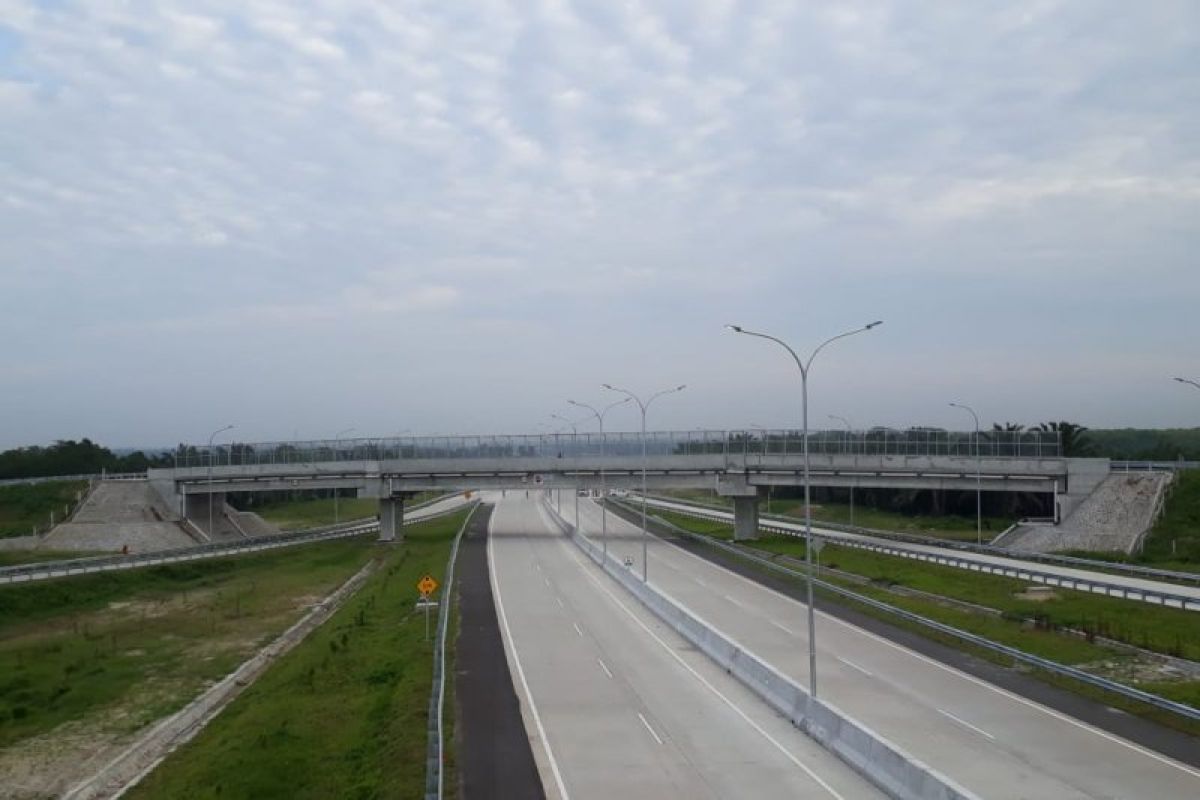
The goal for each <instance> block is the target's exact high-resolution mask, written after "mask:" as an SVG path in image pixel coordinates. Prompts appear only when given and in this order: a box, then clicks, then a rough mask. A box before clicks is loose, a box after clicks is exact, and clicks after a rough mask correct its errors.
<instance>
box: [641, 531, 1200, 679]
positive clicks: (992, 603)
mask: <svg viewBox="0 0 1200 800" xmlns="http://www.w3.org/2000/svg"><path fill="white" fill-rule="evenodd" d="M658 516H660V517H662V518H663V519H665V520H667V521H668V522H671V523H672V524H675V525H678V526H679V527H681V528H684V529H685V530H690V531H693V532H696V533H705V534H708V535H714V534H715V535H718V536H719V537H720V538H726V539H728V538H730V537H731V536H732V528H731V527H730V526H728V525H722V524H720V523H712V522H708V521H705V520H695V519H691V518H689V517H685V516H682V515H678V514H670V513H659V514H658ZM750 544H751V546H752V547H755V548H757V549H760V550H767V551H770V552H772V553H785V554H788V555H791V556H794V557H796V558H800V559H803V558H804V549H805V548H804V540H803V539H802V538H800V537H796V536H764V537H762V538H760V539H758V540H756V541H754V542H752V543H750ZM820 561H821V564H822V565H824V566H827V567H833V568H836V569H840V570H844V571H846V572H851V573H854V574H855V575H861V576H863V577H866V578H869V579H871V580H872V581H874V582H875V583H877V584H879V585H881V586H889V585H899V586H906V587H909V588H912V589H917V590H920V591H923V592H929V593H932V594H937V595H942V596H944V597H949V598H953V599H955V600H964V601H967V602H971V603H976V604H978V605H982V606H987V607H989V608H993V609H996V610H998V611H1001V612H1003V613H1004V615H1005V616H1006V617H1008V618H1009V620H1010V621H1006V622H1005V623H1004V624H1005V625H1007V626H1009V627H1012V628H1014V629H1016V632H1017V633H1018V634H1021V635H1023V632H1022V631H1020V630H1019V629H1020V628H1021V627H1022V626H1021V623H1020V620H1024V619H1039V620H1043V621H1044V622H1045V623H1046V624H1048V625H1049V626H1051V627H1064V628H1074V629H1077V630H1084V631H1091V632H1094V633H1096V634H1098V635H1101V636H1105V637H1108V638H1111V639H1116V640H1118V641H1122V642H1127V643H1129V644H1132V645H1136V646H1138V647H1143V648H1145V649H1147V650H1154V651H1156V652H1160V653H1166V654H1169V655H1176V656H1182V657H1184V658H1190V659H1194V660H1200V618H1198V617H1197V615H1196V612H1194V611H1182V610H1179V609H1174V608H1162V607H1159V606H1151V605H1147V604H1146V603H1141V602H1137V601H1133V600H1122V599H1120V598H1115V597H1102V596H1100V595H1095V594H1091V593H1089V592H1079V591H1073V590H1070V589H1058V590H1056V594H1057V597H1056V598H1055V599H1053V600H1048V601H1043V602H1036V601H1030V600H1023V599H1020V598H1017V597H1015V596H1014V595H1015V594H1016V593H1018V592H1021V591H1022V590H1023V589H1024V588H1025V587H1026V586H1027V585H1028V584H1027V583H1025V582H1024V581H1019V580H1016V579H1014V578H1005V577H1002V576H996V575H987V574H983V573H978V572H971V571H968V570H962V569H956V568H954V567H946V566H941V565H937V564H928V563H926V562H922V561H916V560H914V559H909V558H901V557H899V556H888V555H882V554H878V553H871V552H867V551H864V550H859V549H856V548H852V547H842V546H838V545H835V544H826V545H825V547H824V549H823V550H822V551H821V554H820ZM887 597H888V602H889V603H892V604H894V605H900V604H901V602H900V601H901V600H902V599H903V598H898V597H897V596H896V595H894V594H890V593H889V594H888V595H887ZM984 619H985V618H983V617H979V620H980V622H978V623H974V624H976V625H979V626H982V622H983V621H984ZM968 630H972V631H973V632H978V633H980V634H981V635H986V636H988V637H989V638H993V636H992V635H991V633H986V632H984V631H983V629H982V627H980V628H979V629H978V630H977V629H976V627H971V628H968ZM988 630H989V631H990V630H991V626H988ZM1064 638H1067V637H1064ZM1069 638H1070V639H1072V640H1073V641H1076V638H1075V637H1069ZM999 641H1004V640H999ZM1014 641H1015V640H1014ZM1022 649H1025V648H1024V647H1022ZM1029 652H1034V653H1037V654H1039V655H1046V657H1048V658H1055V656H1053V655H1050V654H1049V653H1046V652H1044V651H1041V650H1030V651H1029ZM1078 652H1079V653H1080V654H1081V655H1086V654H1085V653H1084V651H1082V650H1081V651H1078ZM1066 663H1078V662H1075V661H1070V662H1066Z"/></svg>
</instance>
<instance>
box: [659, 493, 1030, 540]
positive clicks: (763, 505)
mask: <svg viewBox="0 0 1200 800" xmlns="http://www.w3.org/2000/svg"><path fill="white" fill-rule="evenodd" d="M801 491H802V490H801ZM664 494H669V495H670V496H672V497H678V498H680V499H683V500H696V501H699V502H702V503H708V504H709V505H720V506H724V507H726V508H729V509H731V510H732V508H733V503H732V501H731V500H730V499H729V498H727V497H721V496H720V495H718V494H716V493H715V492H711V491H706V490H688V489H684V490H678V491H670V492H664ZM842 494H845V493H844V492H843V493H842ZM768 506H769V510H768ZM758 510H759V512H760V513H761V514H770V515H771V516H776V517H790V518H792V519H793V520H794V521H796V522H803V521H804V498H803V497H802V496H801V497H779V496H775V497H772V498H771V500H770V502H769V503H768V501H767V499H766V497H765V496H763V497H759V499H758ZM812 517H813V523H814V524H816V523H821V522H825V523H834V524H839V525H857V526H859V527H862V528H874V529H876V530H881V531H893V532H896V533H909V534H913V535H916V536H931V537H934V538H938V539H949V540H953V541H969V542H973V541H975V539H976V536H977V532H976V528H975V517H974V516H973V515H972V516H961V515H958V514H941V515H933V514H906V513H903V512H900V511H891V510H888V509H881V508H873V507H871V506H864V505H863V504H862V503H861V502H859V498H856V502H855V505H854V516H853V521H851V515H850V503H849V502H839V501H835V500H832V499H829V498H824V499H822V500H821V501H820V502H816V501H814V502H813V506H812ZM1014 521H1015V518H1011V517H997V516H987V517H984V518H983V539H984V542H985V543H986V542H987V541H988V540H989V539H991V538H993V537H995V536H996V535H997V534H999V533H1000V532H1001V531H1003V530H1004V529H1005V528H1007V527H1009V526H1010V525H1012V524H1013V522H1014Z"/></svg>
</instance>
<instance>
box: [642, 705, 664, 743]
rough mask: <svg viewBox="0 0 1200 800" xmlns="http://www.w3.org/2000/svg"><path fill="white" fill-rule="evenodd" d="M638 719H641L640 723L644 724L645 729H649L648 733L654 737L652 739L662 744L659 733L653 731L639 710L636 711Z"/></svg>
mask: <svg viewBox="0 0 1200 800" xmlns="http://www.w3.org/2000/svg"><path fill="white" fill-rule="evenodd" d="M638 719H640V720H641V721H642V724H643V725H645V726H646V730H648V731H650V735H651V736H653V737H654V741H656V742H658V743H659V744H662V743H663V740H662V739H661V738H660V737H659V735H658V734H657V733H655V732H654V728H652V727H650V723H649V722H647V721H646V716H645V715H644V714H643V713H642V712H640V711H639V712H638Z"/></svg>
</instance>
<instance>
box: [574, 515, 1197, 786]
mask: <svg viewBox="0 0 1200 800" xmlns="http://www.w3.org/2000/svg"><path fill="white" fill-rule="evenodd" d="M579 505H580V512H581V513H580V516H581V517H582V519H581V523H582V530H583V531H584V533H585V534H587V535H588V536H590V537H592V538H593V540H595V539H598V537H599V532H600V529H601V523H600V513H601V512H600V509H599V507H598V506H597V505H596V504H595V503H593V502H592V501H591V500H589V499H586V498H580V501H579ZM574 508H575V503H574V498H572V497H569V496H567V495H566V494H565V493H564V497H563V501H562V512H563V516H564V518H566V519H567V520H568V521H573V516H574V514H573V512H574ZM608 530H609V534H610V538H609V550H610V553H612V554H613V555H615V556H616V557H617V558H618V559H625V558H629V559H631V560H632V562H633V567H632V568H633V569H634V570H635V571H636V572H638V573H639V574H640V571H641V554H642V543H641V533H640V530H639V529H638V528H637V527H636V526H634V525H631V524H630V523H627V522H625V521H624V520H622V519H620V518H619V517H617V516H616V515H614V514H609V515H608ZM649 554H650V559H649V560H650V564H649V568H650V569H649V572H650V582H651V583H652V584H654V585H655V586H656V587H657V588H658V589H660V590H661V591H663V592H665V593H666V594H668V595H670V596H671V597H673V598H674V599H675V600H676V601H678V602H680V603H682V604H684V605H686V606H687V607H689V608H690V609H691V610H692V611H693V612H694V613H695V614H697V615H699V616H700V617H702V618H703V619H705V620H706V621H707V622H708V623H709V624H710V625H712V626H714V627H716V628H718V629H720V630H721V631H722V632H724V633H725V634H726V635H728V636H730V637H731V638H733V639H736V640H737V641H738V642H740V643H741V644H742V645H743V646H745V647H746V648H747V649H749V650H751V651H753V652H754V653H756V654H757V655H758V656H759V657H761V658H764V659H765V660H767V661H768V662H769V663H771V664H773V665H774V666H775V667H776V668H777V669H780V670H782V671H783V672H785V673H786V674H787V675H789V676H790V677H791V678H792V679H793V680H795V681H797V682H799V683H800V684H801V685H803V686H807V685H808V640H807V632H806V609H805V606H804V605H803V604H801V603H799V602H797V601H795V600H792V599H791V598H788V597H785V596H783V595H781V594H779V593H777V592H775V591H773V590H771V589H768V588H766V587H764V586H761V585H759V584H757V583H755V582H753V581H750V580H748V579H746V578H743V577H741V576H739V575H736V574H734V573H732V572H730V571H728V570H725V569H723V568H721V567H719V566H717V565H714V564H712V563H710V562H708V561H706V560H704V559H702V558H700V557H698V556H695V555H692V554H691V553H688V552H686V551H684V550H682V549H680V548H678V547H675V546H673V545H671V544H668V543H666V542H663V541H661V540H659V539H657V538H655V537H651V538H650V541H649ZM817 631H818V637H817V644H818V669H819V674H818V677H819V681H820V683H819V691H820V695H821V697H822V699H824V700H825V701H826V702H829V703H832V704H833V705H835V706H837V707H838V708H840V709H842V710H843V711H844V712H845V713H847V714H849V715H850V716H852V717H854V718H856V719H857V720H859V721H860V722H862V723H864V724H866V725H867V726H869V727H871V728H872V729H874V730H875V731H876V732H878V733H879V734H881V735H883V736H884V737H886V738H887V739H890V740H891V741H892V742H894V743H895V744H897V745H898V746H899V747H901V748H902V749H904V750H906V751H907V752H908V753H910V754H911V755H913V756H914V757H916V758H918V759H920V760H921V761H924V762H925V763H926V764H929V765H931V766H933V767H934V768H935V769H937V770H939V771H941V772H942V773H944V774H945V775H947V776H948V777H949V778H950V779H952V780H954V781H955V782H957V783H958V784H960V785H962V786H964V787H965V788H967V789H968V790H971V791H973V792H975V793H977V794H978V795H980V796H981V797H988V798H1046V799H1047V800H1049V798H1097V797H1103V798H1142V797H1145V798H1150V797H1153V798H1156V799H1165V798H1180V799H1181V800H1182V798H1189V799H1190V800H1194V799H1195V798H1196V797H1200V771H1197V770H1196V769H1193V768H1192V767H1189V766H1187V765H1184V764H1181V763H1178V762H1176V761H1173V760H1171V759H1169V758H1166V757H1164V756H1161V755H1159V754H1157V753H1154V752H1152V751H1150V750H1147V749H1145V748H1142V747H1140V746H1138V745H1135V744H1133V743H1130V742H1127V741H1125V740H1123V739H1120V738H1119V737H1116V736H1114V735H1112V734H1109V733H1107V732H1105V731H1101V730H1098V729H1096V728H1093V727H1091V726H1089V725H1086V724H1084V723H1082V722H1079V721H1077V720H1074V719H1072V718H1069V717H1067V716H1065V715H1064V714H1061V713H1059V712H1057V711H1054V710H1052V709H1049V708H1046V707H1045V706H1042V705H1039V704H1037V703H1035V702H1032V701H1029V700H1027V699H1025V698H1022V697H1019V696H1017V695H1014V694H1012V693H1010V692H1008V691H1006V690H1003V689H1000V688H998V687H995V686H993V685H991V684H988V683H986V682H984V681H982V680H980V679H978V678H976V677H974V676H970V675H967V674H965V673H963V672H960V671H958V670H956V669H954V668H952V667H948V666H946V665H944V664H941V663H939V662H936V661H933V660H931V659H929V658H927V657H925V656H923V655H920V654H918V653H916V652H914V651H911V650H908V649H906V648H904V647H902V646H899V645H897V644H895V643H893V642H890V641H887V640H885V639H883V638H881V637H879V636H877V635H875V634H872V633H869V632H867V631H865V630H862V629H860V628H857V627H855V626H853V625H850V624H848V623H846V622H844V621H842V620H839V619H836V618H834V617H830V616H828V615H826V614H823V613H821V612H820V611H818V615H817Z"/></svg>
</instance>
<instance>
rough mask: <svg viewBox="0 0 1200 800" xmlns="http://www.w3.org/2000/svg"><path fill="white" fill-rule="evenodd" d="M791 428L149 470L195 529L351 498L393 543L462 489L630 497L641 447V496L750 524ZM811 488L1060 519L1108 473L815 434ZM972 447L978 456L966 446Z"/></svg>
mask: <svg viewBox="0 0 1200 800" xmlns="http://www.w3.org/2000/svg"><path fill="white" fill-rule="evenodd" d="M803 444H804V442H803V436H802V434H801V433H800V432H799V431H794V430H778V431H761V430H754V431H743V430H722V431H708V430H696V431H664V432H648V433H647V434H646V436H645V439H643V437H642V435H641V434H640V433H607V434H605V435H603V436H601V435H600V434H596V433H580V434H533V435H498V436H429V437H397V438H385V439H374V438H367V439H345V440H337V441H331V440H324V441H307V442H265V443H257V444H233V445H225V446H220V447H214V448H212V450H209V449H207V448H204V447H183V448H181V449H180V450H179V451H178V452H177V453H176V465H175V466H174V467H173V468H168V469H154V470H150V471H149V478H150V480H151V482H152V484H153V485H154V486H155V487H156V488H157V489H158V491H159V492H160V493H161V494H162V495H163V496H164V497H165V498H167V499H168V501H169V502H171V503H174V504H175V506H173V507H177V508H178V509H179V512H180V513H181V514H182V515H184V516H187V517H188V518H189V519H191V520H192V521H193V522H195V523H197V524H202V523H203V520H204V518H205V515H206V513H207V508H208V503H209V497H210V495H212V496H214V497H213V500H214V501H215V502H221V501H222V500H223V496H224V495H225V494H226V493H229V492H264V491H291V490H311V489H341V490H353V491H355V492H356V493H357V494H358V495H359V496H363V497H378V498H380V522H381V538H382V539H385V540H387V539H390V538H393V537H394V535H395V531H396V529H397V528H398V526H399V524H400V522H402V519H403V508H404V506H403V502H404V498H405V497H406V496H411V495H412V494H414V493H416V492H422V491H431V490H432V491H452V490H467V489H472V490H474V489H509V488H511V489H522V488H524V489H574V488H581V489H599V488H600V487H601V486H602V485H604V486H607V487H608V488H618V489H619V488H640V487H641V480H642V477H641V476H642V466H643V448H644V452H645V456H644V459H645V462H644V463H645V468H646V483H647V486H648V487H649V488H650V489H652V490H661V489H681V488H700V489H715V490H716V491H717V492H718V493H720V494H723V495H727V496H731V497H733V498H734V505H735V512H736V514H737V516H738V521H739V523H740V524H742V525H746V526H750V525H754V526H756V525H757V505H756V504H755V503H754V501H753V498H755V496H756V495H757V493H758V490H759V488H760V487H766V486H798V485H801V484H802V483H803V469H804V462H803V449H804V448H803ZM808 445H809V459H810V479H811V483H812V485H814V486H830V487H864V488H905V489H957V490H972V489H974V488H975V486H976V480H977V478H976V474H977V470H978V476H979V478H978V481H979V485H980V486H981V487H982V489H983V490H984V491H1003V492H1038V493H1046V494H1053V495H1054V496H1055V498H1056V505H1057V509H1058V513H1059V515H1061V516H1065V515H1067V514H1069V513H1070V512H1071V510H1072V509H1073V508H1074V507H1075V505H1077V504H1078V503H1079V502H1080V501H1081V500H1082V499H1083V498H1084V497H1086V496H1087V495H1088V494H1089V493H1090V492H1091V491H1092V490H1093V489H1094V488H1095V487H1096V486H1097V485H1098V484H1099V483H1100V482H1101V481H1102V480H1103V479H1104V478H1105V477H1107V475H1108V472H1109V462H1108V460H1107V459H1078V458H1064V457H1063V456H1062V454H1061V445H1060V441H1059V436H1058V434H1057V433H1056V432H1052V431H1051V432H1046V431H986V432H981V433H980V435H979V439H978V441H976V437H975V433H974V432H954V431H941V430H923V429H913V430H906V431H896V430H890V429H872V430H868V431H857V432H853V431H815V432H810V434H809V439H808ZM977 446H978V457H977V456H976V447H977Z"/></svg>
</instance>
